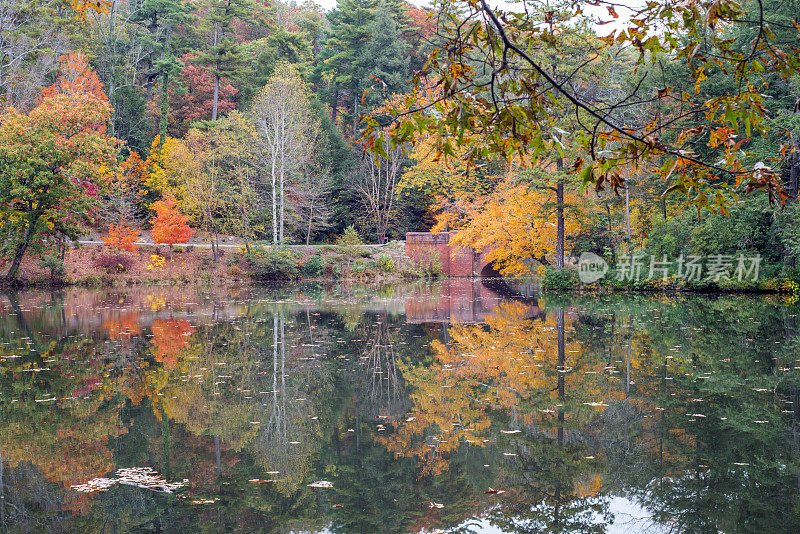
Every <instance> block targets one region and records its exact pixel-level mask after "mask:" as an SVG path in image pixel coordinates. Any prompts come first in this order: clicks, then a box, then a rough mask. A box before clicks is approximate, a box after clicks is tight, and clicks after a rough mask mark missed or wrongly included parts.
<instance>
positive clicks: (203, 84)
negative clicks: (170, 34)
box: [147, 54, 238, 137]
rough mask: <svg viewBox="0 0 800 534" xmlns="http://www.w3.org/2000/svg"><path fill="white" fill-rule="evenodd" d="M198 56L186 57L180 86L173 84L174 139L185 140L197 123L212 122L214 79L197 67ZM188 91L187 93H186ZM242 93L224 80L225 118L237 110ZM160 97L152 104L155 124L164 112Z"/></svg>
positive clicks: (221, 98)
mask: <svg viewBox="0 0 800 534" xmlns="http://www.w3.org/2000/svg"><path fill="white" fill-rule="evenodd" d="M196 58H197V56H195V55H194V54H184V55H183V56H182V57H181V62H182V63H183V64H184V66H183V68H181V71H180V74H179V75H178V80H177V81H178V83H175V84H170V87H169V89H168V90H167V94H168V95H169V108H170V112H169V115H168V117H167V125H168V126H167V127H168V130H169V134H170V135H171V136H173V137H183V136H184V135H186V132H188V131H189V127H190V126H191V124H192V123H193V122H195V121H201V120H209V119H210V118H211V109H212V108H213V106H214V77H213V76H212V75H211V73H210V72H209V71H208V69H206V68H205V67H202V66H200V65H196V64H195V63H194V61H195V60H196ZM184 90H185V92H184ZM237 93H238V91H237V90H236V89H235V88H234V87H233V86H232V85H231V84H230V82H229V81H228V80H227V79H225V78H222V79H221V80H220V84H219V101H218V103H217V112H218V113H219V114H220V115H224V114H226V113H228V112H230V111H232V110H234V109H236V102H234V97H235V96H236V94H237ZM159 98H160V97H159V96H158V95H156V97H155V98H154V99H153V100H154V102H152V103H150V104H148V110H147V113H148V116H149V117H150V118H151V120H154V121H155V123H157V122H158V119H157V117H158V116H159V113H160V111H159V110H160V104H159V103H158V99H159Z"/></svg>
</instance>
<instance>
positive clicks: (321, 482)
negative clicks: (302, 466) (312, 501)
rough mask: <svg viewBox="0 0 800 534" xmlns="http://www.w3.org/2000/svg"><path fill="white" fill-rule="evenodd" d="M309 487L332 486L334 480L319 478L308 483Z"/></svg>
mask: <svg viewBox="0 0 800 534" xmlns="http://www.w3.org/2000/svg"><path fill="white" fill-rule="evenodd" d="M308 487H309V488H332V487H333V482H329V481H327V480H317V481H316V482H312V483H311V484H309V485H308Z"/></svg>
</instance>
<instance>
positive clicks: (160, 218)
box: [150, 197, 194, 259]
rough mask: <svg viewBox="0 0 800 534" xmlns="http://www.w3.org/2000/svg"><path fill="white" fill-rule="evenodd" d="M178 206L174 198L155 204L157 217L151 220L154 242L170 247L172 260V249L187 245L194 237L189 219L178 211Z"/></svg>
mask: <svg viewBox="0 0 800 534" xmlns="http://www.w3.org/2000/svg"><path fill="white" fill-rule="evenodd" d="M177 204H178V203H177V202H176V201H175V198H173V197H168V198H166V199H164V200H159V201H158V202H155V203H154V204H153V208H154V209H155V210H156V216H155V217H153V218H152V219H150V224H152V225H153V229H152V231H151V233H152V235H153V241H154V242H155V243H164V244H166V245H169V251H170V259H172V247H174V246H175V244H176V243H186V242H187V241H188V240H189V238H190V237H192V235H194V230H192V229H191V228H189V225H188V224H186V221H187V220H188V219H189V218H188V217H186V216H185V215H183V214H181V212H179V211H178V208H177Z"/></svg>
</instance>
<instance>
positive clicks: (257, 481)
mask: <svg viewBox="0 0 800 534" xmlns="http://www.w3.org/2000/svg"><path fill="white" fill-rule="evenodd" d="M248 482H250V483H251V484H264V483H266V482H275V480H273V479H271V478H270V479H267V478H251V479H250V480H248Z"/></svg>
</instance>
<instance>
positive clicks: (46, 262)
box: [37, 256, 67, 284]
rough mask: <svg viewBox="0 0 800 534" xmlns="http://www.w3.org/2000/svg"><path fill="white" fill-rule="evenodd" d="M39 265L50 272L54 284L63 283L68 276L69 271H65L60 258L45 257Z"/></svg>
mask: <svg viewBox="0 0 800 534" xmlns="http://www.w3.org/2000/svg"><path fill="white" fill-rule="evenodd" d="M37 265H38V266H39V267H41V268H42V269H48V270H49V271H50V281H51V282H52V283H54V284H55V283H56V282H62V281H63V280H64V277H65V276H66V275H67V271H66V269H64V262H63V261H62V259H61V258H60V257H58V256H45V257H43V258H42V259H41V260H39V261H38V262H37Z"/></svg>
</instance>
